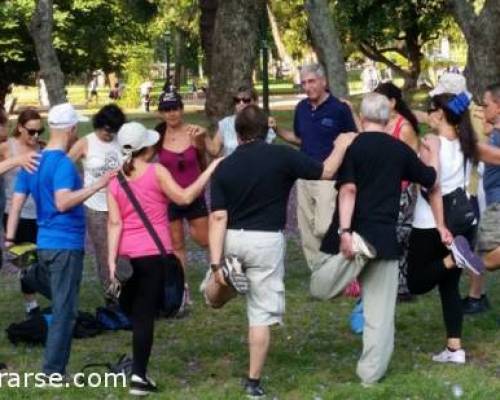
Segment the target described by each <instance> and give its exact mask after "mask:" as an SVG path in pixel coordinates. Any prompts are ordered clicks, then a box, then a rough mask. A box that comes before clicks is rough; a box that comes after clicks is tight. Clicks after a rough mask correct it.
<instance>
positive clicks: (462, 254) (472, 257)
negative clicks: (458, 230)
mask: <svg viewBox="0 0 500 400" xmlns="http://www.w3.org/2000/svg"><path fill="white" fill-rule="evenodd" d="M450 250H451V253H452V254H453V258H454V259H455V262H456V263H457V267H459V268H467V269H469V270H471V271H472V273H474V274H476V275H482V274H483V273H484V270H485V267H484V263H483V260H481V257H479V256H477V255H476V254H474V252H473V251H472V249H471V248H470V245H469V241H468V240H467V239H466V238H465V237H463V236H456V237H455V238H454V239H453V242H452V243H451V247H450Z"/></svg>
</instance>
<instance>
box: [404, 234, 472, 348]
mask: <svg viewBox="0 0 500 400" xmlns="http://www.w3.org/2000/svg"><path fill="white" fill-rule="evenodd" d="M467 236H469V235H467ZM448 254H450V252H449V250H448V249H447V248H446V247H445V246H444V245H443V243H442V242H441V236H440V235H439V232H438V230H437V229H416V228H413V229H412V231H411V234H410V245H409V249H408V289H409V290H410V293H413V294H423V293H427V292H429V291H431V290H432V289H433V288H434V287H436V286H437V287H438V288H439V295H440V296H441V307H442V309H443V318H444V323H445V326H446V333H447V337H448V338H460V337H461V336H462V320H463V312H462V301H461V298H460V292H459V287H458V284H459V281H460V274H461V272H462V270H461V269H459V268H451V269H448V268H446V267H445V266H444V263H443V259H444V258H445V257H446V256H447V255H448Z"/></svg>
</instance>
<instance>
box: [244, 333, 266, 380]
mask: <svg viewBox="0 0 500 400" xmlns="http://www.w3.org/2000/svg"><path fill="white" fill-rule="evenodd" d="M270 343H271V328H270V327H269V326H251V327H250V329H249V331H248V348H249V352H250V367H249V370H248V377H249V378H250V379H260V377H261V374H262V369H263V368H264V363H265V362H266V358H267V352H268V350H269V345H270Z"/></svg>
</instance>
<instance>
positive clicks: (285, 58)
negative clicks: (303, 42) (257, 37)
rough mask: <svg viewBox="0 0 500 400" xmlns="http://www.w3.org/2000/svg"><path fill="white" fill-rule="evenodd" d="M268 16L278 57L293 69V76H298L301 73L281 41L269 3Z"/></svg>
mask: <svg viewBox="0 0 500 400" xmlns="http://www.w3.org/2000/svg"><path fill="white" fill-rule="evenodd" d="M267 15H268V17H269V25H270V26H271V32H272V34H273V39H274V44H275V45H276V50H278V55H279V57H280V59H281V60H282V61H284V62H285V63H286V64H287V66H289V67H290V69H291V75H292V76H296V75H297V74H298V73H299V70H298V68H297V67H296V66H295V63H294V62H293V59H292V57H291V56H290V54H288V52H287V51H286V47H285V44H284V43H283V40H281V34H280V30H279V28H278V23H277V22H276V18H275V17H274V14H273V10H271V6H270V5H269V2H268V4H267Z"/></svg>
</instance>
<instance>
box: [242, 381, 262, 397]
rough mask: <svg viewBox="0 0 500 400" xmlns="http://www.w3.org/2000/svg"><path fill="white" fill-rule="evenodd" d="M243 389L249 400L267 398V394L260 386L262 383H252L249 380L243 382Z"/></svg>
mask: <svg viewBox="0 0 500 400" xmlns="http://www.w3.org/2000/svg"><path fill="white" fill-rule="evenodd" d="M243 388H244V389H245V393H246V394H247V397H248V398H249V399H263V398H265V397H266V392H265V391H264V389H263V388H262V386H260V382H258V383H257V382H251V381H250V380H248V378H247V379H245V381H244V382H243Z"/></svg>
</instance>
